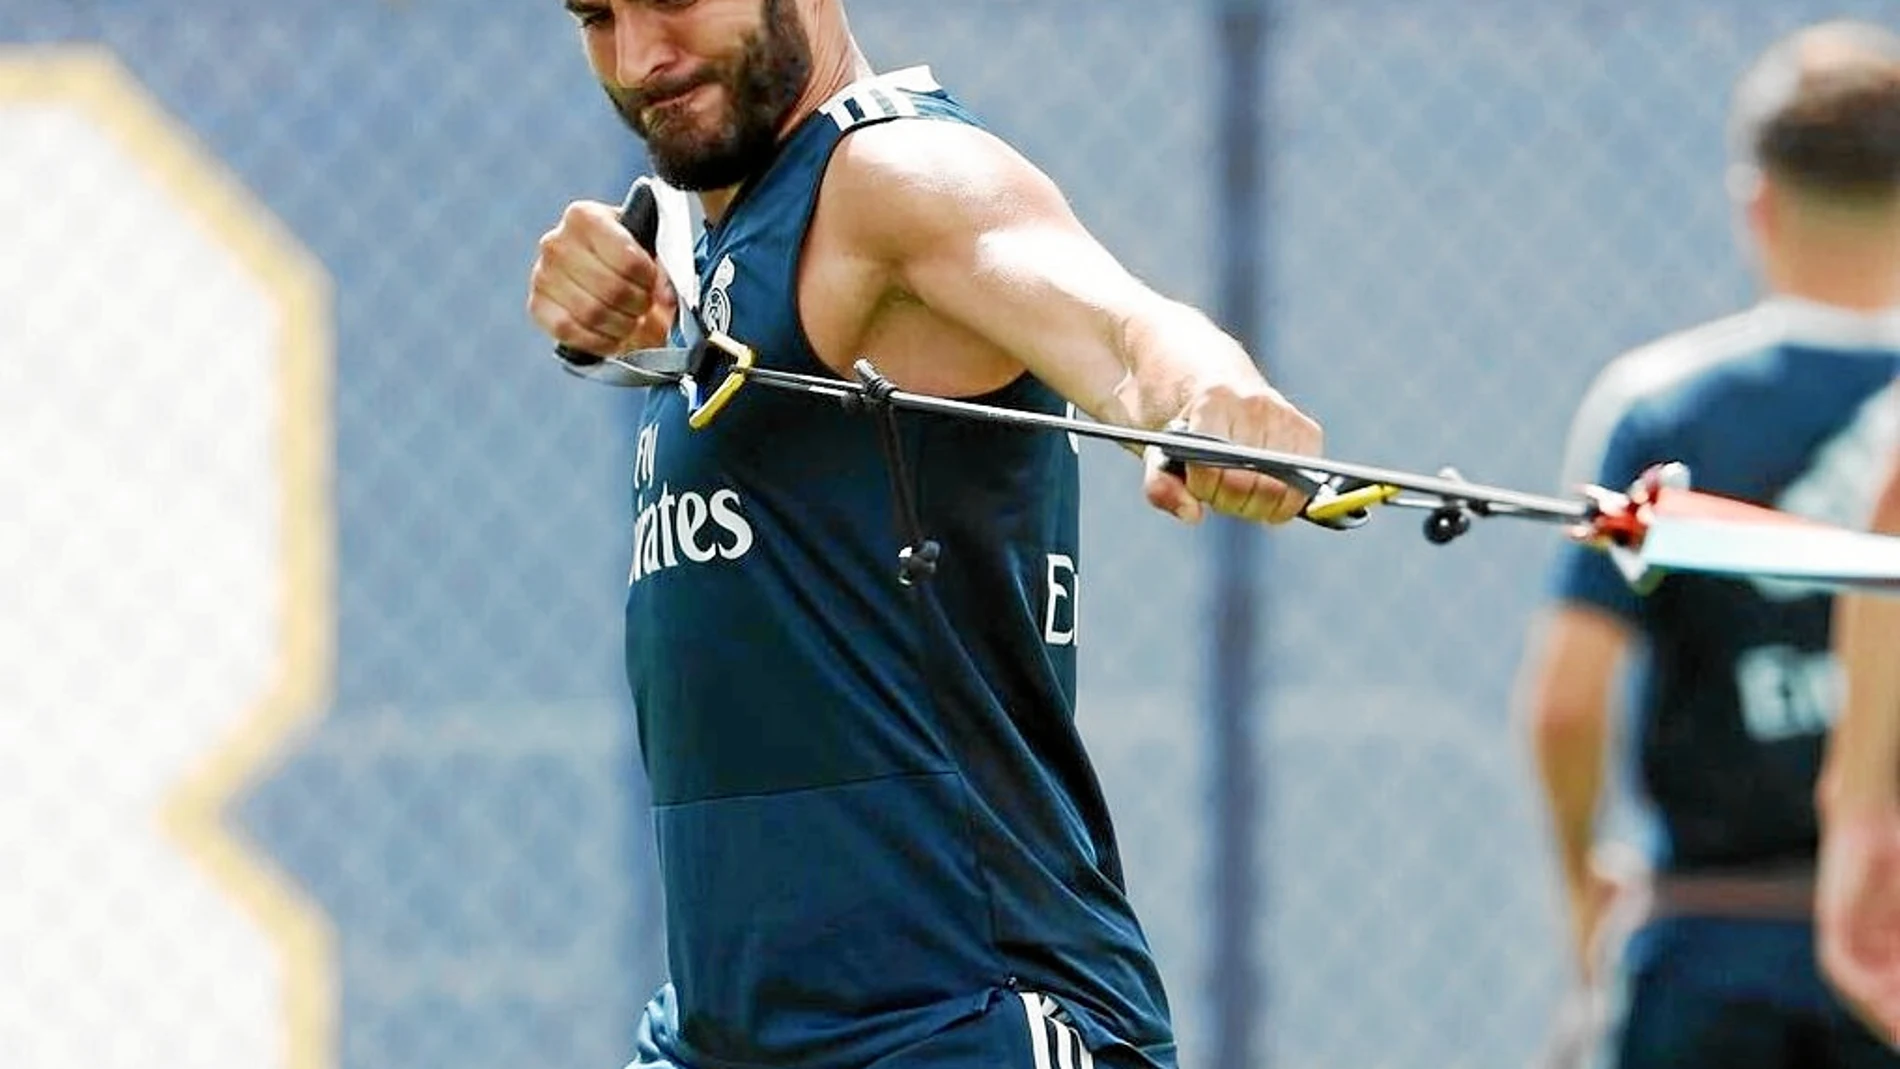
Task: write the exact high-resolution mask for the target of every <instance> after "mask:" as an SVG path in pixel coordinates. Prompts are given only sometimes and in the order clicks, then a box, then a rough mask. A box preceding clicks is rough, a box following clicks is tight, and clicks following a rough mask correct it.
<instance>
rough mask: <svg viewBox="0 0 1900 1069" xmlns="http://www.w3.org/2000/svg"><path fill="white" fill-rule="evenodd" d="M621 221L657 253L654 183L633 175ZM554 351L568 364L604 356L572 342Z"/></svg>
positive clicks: (657, 208) (636, 240)
mask: <svg viewBox="0 0 1900 1069" xmlns="http://www.w3.org/2000/svg"><path fill="white" fill-rule="evenodd" d="M620 225H621V226H624V227H626V228H627V233H629V234H631V235H633V240H634V243H635V244H637V245H639V246H640V248H641V249H643V250H645V251H646V254H647V255H648V256H657V255H658V253H657V252H656V251H655V250H656V249H658V248H659V244H660V202H659V199H658V198H656V197H655V196H654V195H653V187H652V186H650V185H648V184H647V183H646V182H644V181H640V180H638V179H636V180H635V181H634V183H633V186H632V187H631V188H630V189H628V190H627V199H626V201H625V202H624V203H622V204H621V206H620ZM554 352H555V355H557V356H559V357H560V358H561V359H563V360H565V361H567V362H568V363H570V364H580V365H588V364H598V363H600V362H601V361H602V360H604V359H605V357H602V356H600V355H598V354H596V353H589V352H583V351H582V350H580V349H576V348H574V347H573V346H571V345H556V346H555V347H554Z"/></svg>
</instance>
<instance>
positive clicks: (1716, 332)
mask: <svg viewBox="0 0 1900 1069" xmlns="http://www.w3.org/2000/svg"><path fill="white" fill-rule="evenodd" d="M1775 344H1776V330H1775V326H1774V324H1773V323H1772V322H1770V321H1769V320H1768V319H1767V317H1765V316H1764V315H1763V314H1762V313H1761V311H1760V310H1759V309H1749V310H1747V311H1744V312H1738V313H1735V314H1734V315H1729V316H1724V317H1722V318H1720V319H1715V320H1710V321H1708V322H1705V323H1701V324H1698V325H1696V326H1693V327H1689V328H1686V329H1684V330H1679V331H1674V332H1672V333H1669V334H1665V335H1663V336H1662V337H1659V338H1657V339H1655V340H1653V341H1650V342H1646V343H1644V344H1642V345H1639V346H1637V347H1635V348H1633V349H1630V350H1628V351H1626V352H1624V353H1622V354H1620V355H1618V356H1617V357H1616V358H1615V359H1613V360H1611V361H1610V362H1609V363H1608V364H1607V365H1605V366H1604V368H1603V370H1602V371H1600V372H1598V374H1597V376H1596V379H1595V380H1594V381H1593V382H1592V383H1591V384H1590V389H1589V390H1588V392H1586V393H1585V395H1584V399H1583V402H1582V403H1581V404H1580V405H1579V406H1578V407H1579V410H1582V409H1583V408H1587V407H1589V406H1591V405H1593V404H1594V405H1598V406H1602V407H1604V408H1607V409H1612V410H1617V409H1627V408H1628V407H1630V406H1632V405H1636V404H1640V403H1643V402H1646V401H1649V402H1653V401H1657V400H1659V399H1664V398H1667V397H1669V396H1670V395H1672V394H1675V393H1678V392H1679V391H1681V390H1682V389H1683V388H1684V387H1687V386H1692V385H1693V384H1695V383H1697V382H1699V381H1702V380H1704V379H1706V378H1707V377H1709V376H1712V375H1721V374H1723V373H1725V372H1726V371H1728V370H1729V369H1731V368H1733V367H1734V366H1736V365H1737V364H1738V363H1740V362H1743V361H1745V360H1747V359H1749V358H1750V357H1753V356H1756V355H1758V354H1760V353H1762V352H1765V351H1767V350H1769V349H1771V348H1773V347H1774V346H1775Z"/></svg>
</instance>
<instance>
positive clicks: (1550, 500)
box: [740, 328, 1591, 523]
mask: <svg viewBox="0 0 1900 1069" xmlns="http://www.w3.org/2000/svg"><path fill="white" fill-rule="evenodd" d="M1229 330H1230V332H1232V333H1238V332H1235V331H1232V328H1229ZM1242 341H1243V343H1244V341H1245V339H1242ZM740 373H741V374H743V375H745V377H746V378H748V379H752V380H754V381H757V382H758V383H760V384H761V385H769V386H774V387H779V388H784V389H792V390H796V391H799V392H804V393H809V394H814V395H817V396H820V397H826V398H831V399H835V400H847V399H865V398H866V397H867V390H866V389H865V387H864V386H863V385H862V384H860V383H856V382H852V381H850V380H848V379H834V378H824V377H820V376H816V375H806V374H800V373H798V372H790V371H778V370H774V369H771V368H761V367H754V368H749V369H746V370H744V371H742V372H740ZM885 400H887V401H888V402H889V403H890V404H892V405H893V406H896V407H898V408H903V409H909V410H913V411H918V412H925V413H932V414H936V415H943V416H955V417H961V418H964V419H974V420H982V421H985V422H989V423H1001V424H1005V425H1008V426H1014V427H1022V428H1030V429H1040V430H1050V431H1062V432H1065V433H1069V434H1076V435H1080V436H1082V437H1085V438H1097V439H1103V440H1107V441H1113V442H1119V443H1122V444H1124V445H1142V446H1150V445H1152V446H1159V447H1160V448H1162V449H1163V450H1164V451H1166V452H1167V453H1168V454H1169V455H1170V456H1173V457H1177V458H1179V459H1181V460H1184V461H1188V462H1190V463H1195V464H1218V465H1225V466H1228V467H1240V468H1251V469H1253V470H1256V471H1260V472H1263V473H1265V474H1268V475H1274V476H1276V477H1280V476H1293V477H1296V478H1297V477H1300V476H1305V477H1307V478H1308V479H1310V480H1311V481H1313V482H1326V481H1328V480H1329V479H1344V480H1350V481H1356V482H1361V483H1378V484H1385V485H1389V486H1396V487H1399V488H1400V489H1404V490H1411V491H1413V492H1415V493H1420V494H1431V495H1434V496H1437V497H1441V498H1444V499H1447V500H1451V501H1469V502H1474V503H1481V504H1484V505H1489V506H1494V507H1496V508H1497V509H1499V510H1500V511H1503V512H1508V513H1509V514H1511V515H1514V516H1522V517H1528V518H1532V519H1545V520H1549V521H1552V522H1561V523H1575V522H1578V521H1580V520H1583V519H1586V518H1587V517H1588V516H1589V515H1590V508H1591V506H1590V504H1589V503H1588V502H1587V501H1585V500H1583V499H1581V498H1562V497H1550V496H1546V495H1543V494H1531V493H1525V492H1523V491H1519V490H1511V489H1507V488H1504V487H1499V486H1488V485H1485V484H1483V483H1472V482H1465V481H1463V480H1461V479H1447V478H1443V477H1439V476H1432V475H1420V474H1417V473H1415V472H1409V471H1400V470H1398V469H1396V468H1384V467H1377V466H1374V465H1370V464H1357V463H1352V462H1350V461H1344V460H1333V459H1331V458H1328V457H1313V456H1302V455H1300V454H1297V453H1284V452H1280V451H1277V450H1272V449H1258V448H1255V447H1252V446H1243V445H1236V444H1233V443H1230V442H1224V441H1220V440H1217V439H1211V438H1206V437H1201V436H1197V435H1194V434H1187V433H1182V432H1178V431H1155V430H1148V429H1145V428H1141V427H1124V426H1119V425H1116V424H1110V423H1100V422H1097V421H1094V420H1088V419H1073V418H1070V417H1067V416H1057V415H1052V414H1049V413H1045V412H1030V411H1024V410H1021V409H1014V408H1001V407H998V406H995V405H984V404H978V403H975V402H971V401H959V400H956V399H954V398H948V397H932V396H929V395H928V394H916V393H908V392H906V391H903V390H893V391H891V392H890V394H889V395H888V396H887V397H886V398H885Z"/></svg>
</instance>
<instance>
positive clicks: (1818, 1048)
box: [1600, 917, 1900, 1069]
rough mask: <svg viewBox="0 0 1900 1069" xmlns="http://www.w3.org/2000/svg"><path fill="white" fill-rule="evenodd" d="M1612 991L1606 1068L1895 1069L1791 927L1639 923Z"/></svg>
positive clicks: (1808, 930) (1893, 1057)
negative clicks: (1823, 975)
mask: <svg viewBox="0 0 1900 1069" xmlns="http://www.w3.org/2000/svg"><path fill="white" fill-rule="evenodd" d="M1614 983H1615V985H1616V987H1615V990H1614V991H1613V992H1612V999H1611V1003H1612V1005H1611V1015H1610V1021H1609V1031H1608V1034H1607V1035H1606V1036H1605V1037H1604V1043H1603V1049H1602V1052H1601V1053H1602V1057H1601V1059H1600V1064H1601V1065H1603V1066H1605V1067H1606V1069H1663V1067H1665V1066H1667V1067H1669V1069H1703V1067H1707V1069H1717V1067H1720V1069H1900V1053H1897V1052H1895V1051H1894V1050H1892V1049H1890V1048H1888V1047H1887V1046H1885V1045H1884V1044H1882V1043H1881V1042H1880V1040H1879V1039H1878V1038H1876V1037H1875V1036H1874V1034H1873V1033H1872V1032H1870V1031H1869V1030H1867V1029H1866V1028H1864V1027H1862V1026H1861V1024H1860V1023H1859V1022H1858V1021H1857V1020H1856V1019H1855V1018H1853V1017H1852V1016H1850V1015H1849V1014H1848V1012H1847V1011H1846V1009H1844V1008H1843V1007H1842V1005H1841V1004H1840V1002H1839V1001H1838V999H1836V997H1835V996H1834V993H1833V991H1832V990H1831V989H1830V988H1829V987H1828V986H1827V984H1826V981H1825V980H1824V979H1823V978H1822V976H1821V974H1820V968H1819V966H1818V965H1817V963H1816V960H1815V947H1814V930H1813V927H1812V926H1811V925H1809V924H1807V923H1804V922H1801V921H1767V920H1728V919H1718V918H1705V917H1672V918H1665V919H1660V920H1655V921H1651V922H1650V923H1649V924H1647V925H1645V926H1643V927H1642V928H1641V929H1639V930H1638V931H1637V932H1636V933H1635V934H1634V935H1633V936H1631V938H1630V941H1629V943H1628V945H1627V946H1626V947H1625V948H1624V951H1623V961H1622V965H1621V968H1620V969H1619V974H1618V976H1617V977H1616V979H1615V981H1614Z"/></svg>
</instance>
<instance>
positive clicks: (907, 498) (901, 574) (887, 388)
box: [846, 360, 942, 586]
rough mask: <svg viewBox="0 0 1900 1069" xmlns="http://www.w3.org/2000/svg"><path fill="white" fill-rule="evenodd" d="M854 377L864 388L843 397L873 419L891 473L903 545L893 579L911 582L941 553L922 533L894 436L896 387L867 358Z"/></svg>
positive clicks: (933, 568) (930, 571)
mask: <svg viewBox="0 0 1900 1069" xmlns="http://www.w3.org/2000/svg"><path fill="white" fill-rule="evenodd" d="M857 372H858V378H859V380H860V381H862V382H863V384H864V392H863V393H862V394H860V395H857V396H856V397H852V398H848V399H847V402H846V403H847V406H849V407H856V406H858V405H861V406H863V407H864V408H865V409H867V410H869V411H870V413H871V415H872V417H873V418H875V419H876V420H877V430H878V447H879V448H880V449H881V450H882V451H883V453H884V468H885V470H886V471H887V472H889V473H890V477H891V500H892V502H893V503H894V504H895V505H896V508H897V524H898V529H899V530H900V531H901V532H902V533H903V536H904V538H905V539H906V545H905V546H904V548H903V549H902V550H901V551H899V553H898V555H897V581H898V582H899V583H901V584H903V585H904V586H914V585H916V583H917V581H918V580H919V579H929V578H930V577H931V576H933V575H935V574H936V572H937V557H938V556H939V554H941V553H942V549H941V547H939V546H938V545H937V543H936V541H935V540H933V539H929V538H925V537H924V525H923V521H922V519H921V518H920V517H919V516H918V513H917V501H916V499H915V498H914V497H913V496H912V494H911V483H910V473H909V472H908V471H907V470H906V469H905V466H904V449H903V443H902V442H900V441H899V440H898V437H897V406H896V405H893V404H892V403H891V394H892V393H894V392H895V391H896V389H897V387H895V386H893V385H891V381H890V380H889V379H887V378H885V377H884V376H882V375H880V374H878V372H877V369H876V368H874V367H872V366H871V365H870V364H869V363H868V362H866V361H863V360H860V361H858V363H857Z"/></svg>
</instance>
